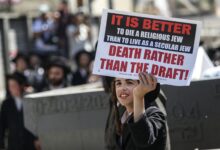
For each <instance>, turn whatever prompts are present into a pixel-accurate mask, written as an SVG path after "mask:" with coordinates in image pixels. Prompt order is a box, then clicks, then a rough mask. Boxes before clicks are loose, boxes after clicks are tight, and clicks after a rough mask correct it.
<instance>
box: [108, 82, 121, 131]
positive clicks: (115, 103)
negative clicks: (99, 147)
mask: <svg viewBox="0 0 220 150" xmlns="http://www.w3.org/2000/svg"><path fill="white" fill-rule="evenodd" d="M111 92H112V103H113V110H114V115H115V127H116V133H117V134H118V135H121V134H122V123H121V120H120V116H119V109H118V99H117V96H116V89H115V81H114V80H112V83H111Z"/></svg>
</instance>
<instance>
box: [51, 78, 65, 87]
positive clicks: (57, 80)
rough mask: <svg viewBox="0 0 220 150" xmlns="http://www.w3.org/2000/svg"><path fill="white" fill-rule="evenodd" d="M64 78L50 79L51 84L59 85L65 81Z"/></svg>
mask: <svg viewBox="0 0 220 150" xmlns="http://www.w3.org/2000/svg"><path fill="white" fill-rule="evenodd" d="M63 81H64V80H63V79H49V82H50V84H52V85H53V86H59V85H61V84H62V83H63Z"/></svg>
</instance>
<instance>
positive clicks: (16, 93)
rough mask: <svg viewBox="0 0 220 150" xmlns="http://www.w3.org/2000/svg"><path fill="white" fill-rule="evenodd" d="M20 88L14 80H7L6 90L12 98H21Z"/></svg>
mask: <svg viewBox="0 0 220 150" xmlns="http://www.w3.org/2000/svg"><path fill="white" fill-rule="evenodd" d="M21 88H22V87H21V86H20V85H19V84H18V82H17V81H16V80H14V79H9V80H8V90H9V92H10V94H11V96H13V97H21V95H22V92H21V91H22V89H21Z"/></svg>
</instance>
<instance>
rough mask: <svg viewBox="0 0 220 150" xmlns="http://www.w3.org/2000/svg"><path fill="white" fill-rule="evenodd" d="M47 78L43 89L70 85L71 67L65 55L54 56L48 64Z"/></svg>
mask: <svg viewBox="0 0 220 150" xmlns="http://www.w3.org/2000/svg"><path fill="white" fill-rule="evenodd" d="M45 70H46V72H45V76H46V80H45V81H44V83H43V85H42V86H41V91H48V90H53V89H60V88H64V87H67V86H69V81H68V74H69V72H70V68H69V65H68V62H67V60H66V59H65V58H64V57H58V56H52V57H51V58H50V60H49V63H48V64H47V65H46V69H45Z"/></svg>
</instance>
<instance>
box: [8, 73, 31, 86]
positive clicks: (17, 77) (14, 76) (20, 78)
mask: <svg viewBox="0 0 220 150" xmlns="http://www.w3.org/2000/svg"><path fill="white" fill-rule="evenodd" d="M6 79H7V81H9V80H10V79H13V80H15V81H17V82H18V84H19V85H21V86H27V85H28V82H27V78H26V77H25V76H24V75H23V74H21V73H19V72H15V73H13V74H9V75H6Z"/></svg>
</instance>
